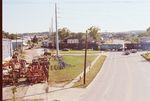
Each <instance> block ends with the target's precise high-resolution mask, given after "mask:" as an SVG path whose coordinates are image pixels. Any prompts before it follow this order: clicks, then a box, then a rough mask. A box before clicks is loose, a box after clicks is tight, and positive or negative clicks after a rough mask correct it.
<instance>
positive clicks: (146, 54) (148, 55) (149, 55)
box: [142, 52, 150, 61]
mask: <svg viewBox="0 0 150 101" xmlns="http://www.w3.org/2000/svg"><path fill="white" fill-rule="evenodd" d="M142 56H143V57H144V58H145V59H146V60H148V61H150V52H147V53H145V54H142Z"/></svg>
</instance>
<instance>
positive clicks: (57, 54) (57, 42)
mask: <svg viewBox="0 0 150 101" xmlns="http://www.w3.org/2000/svg"><path fill="white" fill-rule="evenodd" d="M55 23H56V56H57V57H58V56H59V36H58V29H57V4H56V3H55Z"/></svg>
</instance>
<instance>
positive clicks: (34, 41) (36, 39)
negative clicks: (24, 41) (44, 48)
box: [32, 35, 38, 43]
mask: <svg viewBox="0 0 150 101" xmlns="http://www.w3.org/2000/svg"><path fill="white" fill-rule="evenodd" d="M32 42H33V43H38V38H37V37H36V35H35V36H34V37H33V39H32Z"/></svg>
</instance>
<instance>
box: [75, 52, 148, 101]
mask: <svg viewBox="0 0 150 101" xmlns="http://www.w3.org/2000/svg"><path fill="white" fill-rule="evenodd" d="M76 101H150V62H147V61H146V60H145V59H144V58H143V57H141V56H140V53H133V54H130V55H122V52H111V53H110V54H109V56H108V57H107V59H106V61H105V63H104V65H103V67H102V69H101V71H100V72H99V73H98V75H97V76H96V78H95V79H94V81H93V82H92V83H91V84H90V85H89V86H88V88H87V89H86V91H85V92H84V93H82V94H81V96H80V97H79V99H78V100H76Z"/></svg>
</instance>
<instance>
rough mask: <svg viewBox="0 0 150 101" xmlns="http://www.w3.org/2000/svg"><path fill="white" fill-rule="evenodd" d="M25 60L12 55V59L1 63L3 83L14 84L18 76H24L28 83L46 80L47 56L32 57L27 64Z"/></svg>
mask: <svg viewBox="0 0 150 101" xmlns="http://www.w3.org/2000/svg"><path fill="white" fill-rule="evenodd" d="M27 64H28V63H27V62H26V60H23V59H18V56H17V55H16V54H15V55H13V57H12V59H11V60H10V61H9V62H7V63H4V64H3V84H14V83H17V82H18V81H19V79H20V78H25V79H26V81H28V82H29V83H37V82H42V81H47V80H48V68H49V64H50V61H49V58H48V57H41V58H39V59H33V61H32V63H30V64H29V65H27Z"/></svg>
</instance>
